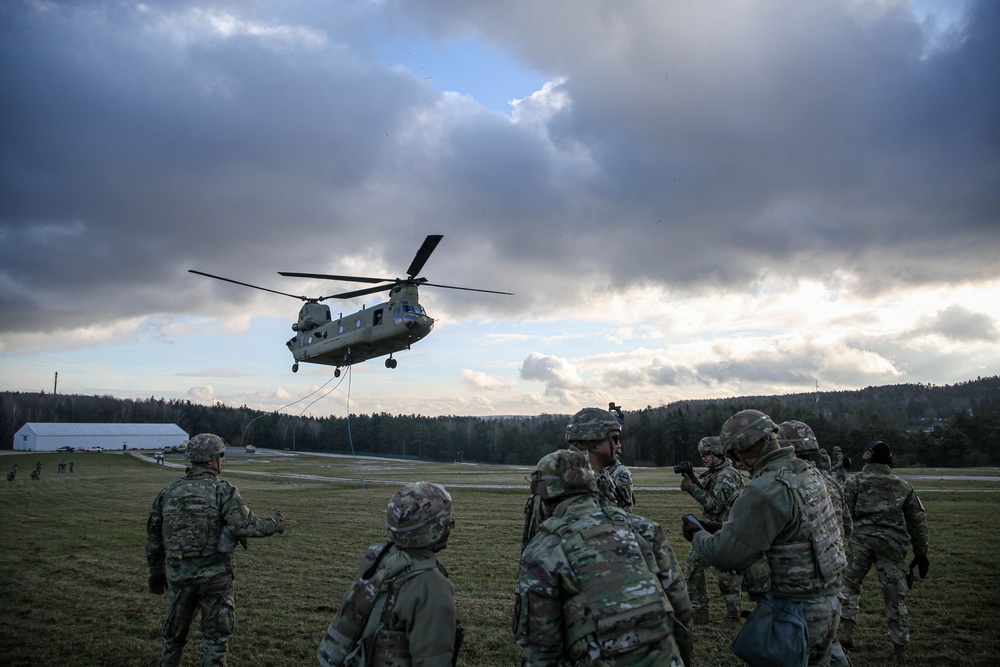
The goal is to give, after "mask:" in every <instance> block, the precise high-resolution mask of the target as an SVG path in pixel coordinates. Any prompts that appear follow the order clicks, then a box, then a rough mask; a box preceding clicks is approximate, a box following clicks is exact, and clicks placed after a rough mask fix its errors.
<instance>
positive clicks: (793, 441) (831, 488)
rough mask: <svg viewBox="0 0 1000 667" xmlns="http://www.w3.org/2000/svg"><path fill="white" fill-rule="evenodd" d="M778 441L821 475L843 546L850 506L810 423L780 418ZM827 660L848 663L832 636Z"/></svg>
mask: <svg viewBox="0 0 1000 667" xmlns="http://www.w3.org/2000/svg"><path fill="white" fill-rule="evenodd" d="M778 443H779V444H781V446H782V447H791V448H792V449H794V450H795V456H797V457H799V458H800V459H802V460H803V461H807V462H808V463H809V464H810V465H812V466H813V467H814V468H816V469H817V470H818V471H819V473H820V474H821V475H822V476H823V481H824V482H825V483H826V490H827V493H829V494H830V501H831V502H832V503H833V506H834V507H835V508H839V511H840V531H841V542H842V544H844V545H845V548H846V545H847V540H849V539H850V537H851V533H852V532H853V530H854V521H853V519H852V518H851V510H850V508H849V507H848V506H847V501H846V499H845V498H844V490H843V489H842V488H841V486H840V484H838V483H837V480H836V479H834V477H833V474H832V473H830V472H829V471H828V470H827V469H826V468H824V467H823V465H822V464H823V460H824V459H823V450H822V449H820V447H819V441H818V440H817V439H816V434H815V433H814V432H813V430H812V427H811V426H809V424H806V423H805V422H801V421H798V420H791V421H787V422H782V423H781V425H780V426H778ZM845 557H846V552H845ZM841 584H843V580H841ZM842 590H843V589H841V591H842ZM841 623H843V619H841ZM830 664H831V665H833V666H834V667H836V666H839V665H850V664H851V660H850V658H848V657H847V654H846V653H845V652H844V647H843V646H841V645H840V641H839V640H837V639H834V640H833V645H832V646H831V648H830Z"/></svg>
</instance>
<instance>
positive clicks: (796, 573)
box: [691, 410, 845, 667]
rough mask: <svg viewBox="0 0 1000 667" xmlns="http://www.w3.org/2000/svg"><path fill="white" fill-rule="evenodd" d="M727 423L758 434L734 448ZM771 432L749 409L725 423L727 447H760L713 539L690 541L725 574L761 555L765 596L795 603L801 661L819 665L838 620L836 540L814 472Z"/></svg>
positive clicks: (839, 547)
mask: <svg viewBox="0 0 1000 667" xmlns="http://www.w3.org/2000/svg"><path fill="white" fill-rule="evenodd" d="M747 413H752V414H747ZM757 416H759V418H758V417H757ZM760 418H762V420H766V422H765V423H764V424H763V425H761V424H755V423H750V422H751V421H752V420H754V419H760ZM734 420H737V421H738V422H739V423H740V424H742V425H741V426H739V428H740V429H741V430H742V432H743V433H744V434H745V433H746V432H747V431H749V430H750V429H751V428H756V429H758V432H759V433H763V434H764V435H763V437H761V438H760V439H756V440H753V439H751V440H749V442H747V440H744V441H743V442H742V443H741V442H740V441H739V439H738V437H734V438H732V439H729V440H728V442H727V436H726V433H727V429H728V428H729V427H730V423H731V422H733V421H734ZM776 428H777V427H776V426H775V425H774V423H773V422H772V421H771V420H770V418H768V417H767V416H766V415H764V414H763V413H760V412H758V411H756V410H746V411H743V412H740V413H737V414H736V415H734V416H733V417H732V418H731V419H730V421H729V422H727V424H726V427H724V429H723V434H724V435H723V444H724V446H726V447H727V449H728V448H729V447H734V448H735V449H737V451H740V452H745V451H747V449H749V448H752V447H753V446H755V445H757V444H758V443H763V445H764V447H763V449H761V450H760V451H761V453H760V454H759V456H758V457H757V459H756V461H755V462H754V463H753V472H752V477H751V480H750V482H749V483H748V484H747V486H746V488H745V489H744V490H743V492H742V493H741V494H740V495H739V497H738V498H737V500H736V502H735V503H733V506H732V508H731V510H730V515H729V520H728V521H727V522H726V523H725V524H723V526H722V529H721V530H720V531H719V532H717V533H716V534H715V535H711V534H709V533H708V532H706V531H700V532H697V533H695V534H694V535H693V538H692V543H691V544H692V548H693V549H695V550H696V551H697V552H698V555H700V556H701V557H702V558H704V559H705V560H706V561H707V562H708V563H709V564H710V565H713V566H715V567H719V568H723V569H727V570H739V569H743V568H746V567H749V566H750V565H751V564H753V562H754V560H755V559H756V558H757V556H758V554H760V553H761V552H763V553H764V555H765V556H766V557H767V561H768V566H769V568H770V575H771V583H770V592H771V594H772V595H774V597H776V598H782V599H788V600H794V601H798V602H799V603H800V604H801V607H802V612H803V614H804V616H805V620H806V624H807V626H808V651H809V658H808V664H809V665H810V667H812V666H821V667H826V666H827V665H829V664H830V648H831V645H832V644H833V640H834V638H835V634H836V631H837V626H838V624H839V621H840V601H839V599H838V597H837V594H838V592H839V591H840V585H841V579H840V575H841V572H842V570H843V568H844V565H845V560H844V548H843V541H842V539H841V537H840V528H839V526H838V523H839V522H838V521H837V518H836V517H837V513H836V510H835V509H834V507H833V505H832V503H831V502H830V496H829V493H828V492H827V490H826V485H825V483H824V482H823V480H822V478H821V476H820V474H819V473H818V472H817V471H816V469H815V468H813V467H812V466H810V465H809V464H808V463H806V462H805V461H802V460H801V459H798V458H796V457H795V451H794V450H793V449H792V448H791V447H776V445H777V435H776V433H775V431H776ZM737 435H738V436H740V435H741V434H737ZM741 437H742V436H741ZM755 437H756V436H755ZM734 440H735V442H736V444H735V445H733V444H732V443H733V441H734ZM831 526H832V527H833V529H832V532H831V529H830V527H831Z"/></svg>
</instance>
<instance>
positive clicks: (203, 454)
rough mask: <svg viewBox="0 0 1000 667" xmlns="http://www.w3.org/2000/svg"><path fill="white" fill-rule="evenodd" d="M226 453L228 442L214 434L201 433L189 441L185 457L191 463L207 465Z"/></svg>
mask: <svg viewBox="0 0 1000 667" xmlns="http://www.w3.org/2000/svg"><path fill="white" fill-rule="evenodd" d="M225 451H226V441H225V440H223V439H222V438H220V437H219V436H217V435H214V434H212V433H201V434H199V435H196V436H194V437H193V438H191V439H190V440H188V441H187V450H186V453H185V455H186V456H187V460H188V461H190V462H191V463H205V462H206V461H211V460H212V459H214V458H215V457H217V456H221V455H222V454H224V453H225Z"/></svg>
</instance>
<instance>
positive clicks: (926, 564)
mask: <svg viewBox="0 0 1000 667" xmlns="http://www.w3.org/2000/svg"><path fill="white" fill-rule="evenodd" d="M914 567H916V568H917V571H918V572H920V578H921V579H923V578H924V577H926V576H927V571H928V570H929V569H931V562H930V561H929V560H927V556H914V557H913V560H912V561H911V562H910V569H911V570H912V569H913V568H914Z"/></svg>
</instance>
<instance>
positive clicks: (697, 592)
mask: <svg viewBox="0 0 1000 667" xmlns="http://www.w3.org/2000/svg"><path fill="white" fill-rule="evenodd" d="M709 567H711V566H710V565H709V564H708V563H706V562H705V561H704V560H703V559H702V557H701V556H699V555H698V554H697V552H695V550H694V549H691V550H690V551H689V552H688V555H687V562H686V563H685V565H684V571H685V573H686V579H687V589H688V595H689V596H690V597H691V608H692V609H708V589H707V586H706V584H705V571H706V570H707V569H708V568H709ZM712 569H715V568H712ZM715 578H716V579H717V580H718V582H719V592H720V593H722V599H723V600H724V601H725V603H726V615H727V616H729V617H732V618H736V617H738V616H739V615H740V575H739V574H737V573H736V572H726V571H725V570H718V569H715Z"/></svg>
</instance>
